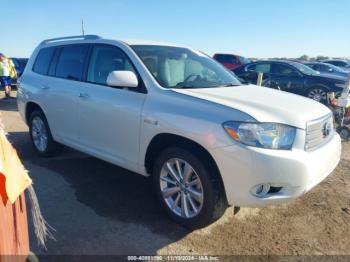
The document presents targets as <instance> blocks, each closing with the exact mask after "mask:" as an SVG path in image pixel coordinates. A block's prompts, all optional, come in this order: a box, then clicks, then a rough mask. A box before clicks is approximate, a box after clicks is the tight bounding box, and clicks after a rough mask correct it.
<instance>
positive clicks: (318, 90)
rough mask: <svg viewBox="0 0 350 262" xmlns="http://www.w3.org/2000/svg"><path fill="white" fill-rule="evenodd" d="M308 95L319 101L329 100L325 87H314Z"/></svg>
mask: <svg viewBox="0 0 350 262" xmlns="http://www.w3.org/2000/svg"><path fill="white" fill-rule="evenodd" d="M307 96H308V97H309V98H311V99H313V100H315V101H317V102H320V103H324V102H326V101H327V90H326V89H325V88H323V87H314V88H312V89H310V91H309V93H308V95H307Z"/></svg>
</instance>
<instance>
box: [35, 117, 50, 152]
mask: <svg viewBox="0 0 350 262" xmlns="http://www.w3.org/2000/svg"><path fill="white" fill-rule="evenodd" d="M32 138H33V142H34V145H35V147H36V148H37V149H38V150H39V151H40V152H44V151H45V150H46V149H47V145H48V136H47V130H46V126H45V123H44V121H43V120H42V119H41V118H40V117H38V116H36V117H34V118H33V120H32Z"/></svg>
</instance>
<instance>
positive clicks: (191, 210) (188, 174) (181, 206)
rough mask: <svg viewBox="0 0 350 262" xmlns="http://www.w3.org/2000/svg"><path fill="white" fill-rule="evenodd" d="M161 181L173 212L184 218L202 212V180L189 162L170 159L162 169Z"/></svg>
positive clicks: (162, 192)
mask: <svg viewBox="0 0 350 262" xmlns="http://www.w3.org/2000/svg"><path fill="white" fill-rule="evenodd" d="M159 182H160V189H161V194H162V197H163V199H164V201H165V203H166V204H167V206H168V207H169V209H170V210H171V211H172V212H173V213H175V214H176V215H178V216H180V217H182V218H192V217H195V216H196V215H198V214H199V213H200V211H201V209H202V207H203V203H204V193H203V187H202V182H201V180H200V178H199V176H198V175H197V173H196V171H195V170H194V169H193V167H192V166H191V165H190V164H189V163H187V162H186V161H184V160H182V159H179V158H173V159H169V160H168V161H166V162H165V163H164V165H163V167H162V169H161V173H160V181H159Z"/></svg>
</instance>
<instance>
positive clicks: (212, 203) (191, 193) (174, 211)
mask: <svg viewBox="0 0 350 262" xmlns="http://www.w3.org/2000/svg"><path fill="white" fill-rule="evenodd" d="M176 161H178V163H179V166H180V169H181V172H182V174H183V175H184V174H185V173H187V172H185V170H190V169H189V167H190V168H192V172H188V174H190V175H188V176H185V175H184V176H183V179H181V178H180V180H182V184H181V182H180V183H179V182H178V183H176V181H175V180H176V179H175V178H174V176H173V175H172V174H171V172H169V170H170V169H169V168H167V167H166V166H167V164H168V165H169V166H171V167H172V170H173V171H175V173H176V174H179V172H178V171H177V170H178V169H177V168H176ZM208 162H209V161H205V159H204V158H203V157H201V158H199V157H197V154H196V155H195V154H193V153H192V152H191V150H190V149H186V148H183V147H172V148H168V149H165V150H164V151H162V152H161V153H160V154H159V156H158V158H157V159H156V161H155V165H154V168H153V184H154V187H155V191H156V194H157V198H158V199H159V201H160V204H161V206H162V207H163V208H164V210H165V211H166V213H167V214H168V216H169V217H170V218H171V219H173V220H174V221H175V222H177V223H179V224H181V225H183V226H185V227H187V228H190V229H197V228H202V227H205V226H207V225H209V224H211V223H212V222H214V221H215V220H217V219H219V218H220V217H221V216H222V215H223V213H224V212H225V210H226V208H227V201H226V197H225V192H224V189H223V186H222V182H221V179H220V177H219V174H217V171H215V168H213V167H210V165H209V164H208ZM188 166H189V167H188ZM178 177H179V176H178ZM186 177H187V179H186ZM169 179H170V180H172V182H171V183H169V182H168V181H170V180H169ZM198 179H199V183H198ZM164 180H167V181H164ZM186 181H187V182H186ZM174 182H175V184H174ZM186 183H187V186H186ZM176 187H177V189H176ZM169 189H170V190H173V192H175V193H173V194H171V195H170V196H169V197H165V196H164V195H165V194H167V193H168V192H171V191H169ZM199 193H201V194H202V202H201V201H200V199H201V198H200V197H199ZM183 199H185V201H186V203H187V204H186V203H185V204H183V203H184V202H183ZM191 202H192V203H191ZM176 203H177V204H176ZM175 205H176V207H175V208H172V207H174V206H175ZM183 207H187V208H183ZM186 210H187V212H186Z"/></svg>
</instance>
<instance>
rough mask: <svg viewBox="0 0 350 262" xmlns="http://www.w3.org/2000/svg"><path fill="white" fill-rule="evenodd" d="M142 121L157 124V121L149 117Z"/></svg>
mask: <svg viewBox="0 0 350 262" xmlns="http://www.w3.org/2000/svg"><path fill="white" fill-rule="evenodd" d="M144 122H145V123H146V124H150V125H155V126H157V125H158V121H157V120H155V119H153V118H150V117H147V118H145V120H144Z"/></svg>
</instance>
